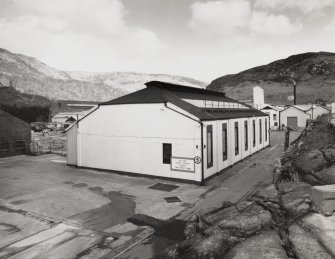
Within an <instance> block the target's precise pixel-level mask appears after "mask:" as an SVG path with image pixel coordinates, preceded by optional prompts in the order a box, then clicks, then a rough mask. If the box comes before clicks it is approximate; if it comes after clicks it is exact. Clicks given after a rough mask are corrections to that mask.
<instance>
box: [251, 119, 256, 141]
mask: <svg viewBox="0 0 335 259" xmlns="http://www.w3.org/2000/svg"><path fill="white" fill-rule="evenodd" d="M252 145H253V147H256V121H255V120H253V121H252Z"/></svg>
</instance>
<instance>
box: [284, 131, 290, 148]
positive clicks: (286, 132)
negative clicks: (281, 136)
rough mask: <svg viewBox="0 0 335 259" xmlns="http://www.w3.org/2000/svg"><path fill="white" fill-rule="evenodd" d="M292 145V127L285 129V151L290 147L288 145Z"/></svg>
mask: <svg viewBox="0 0 335 259" xmlns="http://www.w3.org/2000/svg"><path fill="white" fill-rule="evenodd" d="M289 145H290V129H289V128H287V129H286V131H285V143H284V151H286V150H287V149H288V146H289Z"/></svg>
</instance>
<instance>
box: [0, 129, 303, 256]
mask: <svg viewBox="0 0 335 259" xmlns="http://www.w3.org/2000/svg"><path fill="white" fill-rule="evenodd" d="M293 135H297V134H295V133H293ZM271 136H272V138H271V145H272V147H270V148H268V149H265V150H263V151H261V152H259V153H257V154H256V155H253V156H252V157H250V158H248V159H246V160H244V161H243V162H241V163H238V164H237V165H235V166H233V167H232V168H229V169H228V170H226V171H224V172H223V173H222V174H220V175H219V176H216V177H215V178H213V179H212V180H210V181H209V182H208V183H207V184H206V186H196V185H191V184H181V183H176V182H170V181H165V180H164V181H163V180H157V179H148V178H143V177H128V176H122V175H117V174H111V173H105V172H99V171H94V170H85V169H77V168H74V167H68V166H66V164H65V158H64V157H62V156H57V155H44V156H39V157H31V156H17V157H10V158H3V159H0V179H1V181H0V258H25V259H26V258H62V259H64V258H101V257H104V258H114V257H115V256H119V258H151V257H153V256H154V254H155V253H156V252H157V250H160V249H163V248H164V247H165V246H166V245H168V244H170V243H171V242H174V240H173V237H166V236H164V235H160V237H158V235H157V233H156V234H154V235H151V234H152V233H153V231H152V229H150V228H146V227H139V226H135V225H133V224H131V223H127V218H128V217H129V216H131V215H133V214H135V213H141V214H146V215H149V216H152V217H155V218H158V219H162V220H167V219H170V218H174V219H176V220H177V221H178V222H179V221H182V220H187V219H188V217H189V215H191V214H192V213H194V212H197V213H201V212H203V211H205V210H207V209H208V208H213V207H215V206H217V205H219V204H220V203H221V202H222V201H223V200H230V201H233V202H236V201H238V200H240V199H242V198H244V197H246V196H247V195H248V194H250V193H252V192H253V191H254V190H256V189H257V188H259V187H260V186H262V185H265V184H267V183H269V182H271V181H272V169H273V166H274V163H275V162H276V161H277V158H278V156H279V155H280V153H281V152H282V151H283V142H284V140H283V136H284V133H283V132H273V133H272V134H271ZM158 182H159V183H162V182H163V183H168V184H173V185H177V186H178V188H176V189H175V190H173V191H171V192H164V191H158V190H152V189H148V187H149V186H152V185H153V184H155V183H158ZM169 196H178V198H179V199H180V200H181V202H177V203H167V202H166V201H165V200H164V197H169ZM174 227H175V228H176V227H177V228H180V225H178V224H177V225H175V226H174ZM172 230H173V228H172ZM161 234H162V233H161ZM163 234H164V233H163ZM155 238H156V239H155ZM141 240H143V241H142V242H140V241H141ZM137 242H139V245H136V244H137ZM132 245H135V246H134V247H132ZM126 248H131V249H129V250H128V251H126V252H124V250H125V249H126ZM120 253H121V254H120Z"/></svg>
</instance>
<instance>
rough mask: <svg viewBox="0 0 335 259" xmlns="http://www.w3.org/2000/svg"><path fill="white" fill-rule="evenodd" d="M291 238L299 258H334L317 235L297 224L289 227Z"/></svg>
mask: <svg viewBox="0 0 335 259" xmlns="http://www.w3.org/2000/svg"><path fill="white" fill-rule="evenodd" d="M289 238H290V241H291V243H292V246H293V249H294V251H295V254H296V257H297V258H298V259H331V258H332V257H331V256H330V254H329V253H328V252H327V250H326V249H325V248H324V247H323V246H322V245H321V244H320V243H319V241H318V239H317V238H316V237H315V236H313V235H312V234H311V233H310V232H308V231H306V230H304V229H303V228H301V227H299V226H298V225H296V224H294V225H291V226H290V227H289Z"/></svg>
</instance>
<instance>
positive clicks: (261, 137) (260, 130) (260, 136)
mask: <svg viewBox="0 0 335 259" xmlns="http://www.w3.org/2000/svg"><path fill="white" fill-rule="evenodd" d="M262 127H263V125H262V119H259V144H262V141H263V136H262V135H263V130H262Z"/></svg>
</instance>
